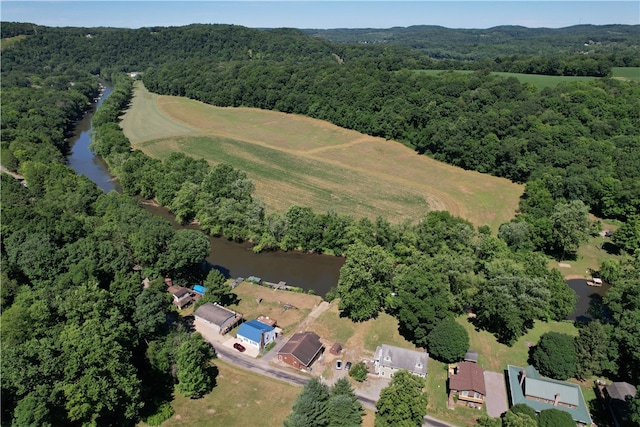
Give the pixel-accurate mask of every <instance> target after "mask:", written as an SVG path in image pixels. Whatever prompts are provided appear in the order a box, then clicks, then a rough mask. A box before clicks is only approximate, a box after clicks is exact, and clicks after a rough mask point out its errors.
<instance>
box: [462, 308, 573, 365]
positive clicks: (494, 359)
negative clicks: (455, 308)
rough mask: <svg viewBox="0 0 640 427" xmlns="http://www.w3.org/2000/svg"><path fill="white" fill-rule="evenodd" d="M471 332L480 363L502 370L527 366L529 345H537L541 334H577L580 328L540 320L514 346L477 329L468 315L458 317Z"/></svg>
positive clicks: (571, 324)
mask: <svg viewBox="0 0 640 427" xmlns="http://www.w3.org/2000/svg"><path fill="white" fill-rule="evenodd" d="M456 320H457V321H458V323H460V324H461V325H462V326H464V328H465V329H466V330H467V332H468V333H469V339H470V348H471V349H473V350H475V351H477V352H478V363H479V364H480V365H482V367H483V368H484V369H485V370H488V371H495V372H502V371H503V370H505V369H506V368H507V365H516V366H527V365H528V364H529V363H528V362H527V360H528V358H529V346H530V345H535V344H537V343H538V341H539V340H540V336H542V334H544V333H546V332H550V331H554V332H559V333H563V334H568V335H577V334H578V330H577V329H576V327H575V326H574V325H573V323H572V322H540V321H536V323H535V326H534V327H533V329H531V330H530V331H529V332H527V333H526V334H525V335H524V336H522V337H520V339H518V341H516V342H515V344H513V346H511V347H508V346H506V345H504V344H500V343H499V342H498V341H497V340H496V338H495V337H494V336H493V335H491V334H490V333H489V332H486V331H477V330H476V329H475V327H474V326H473V325H472V324H471V323H470V322H469V321H468V318H467V317H466V316H460V317H458V318H457V319H456Z"/></svg>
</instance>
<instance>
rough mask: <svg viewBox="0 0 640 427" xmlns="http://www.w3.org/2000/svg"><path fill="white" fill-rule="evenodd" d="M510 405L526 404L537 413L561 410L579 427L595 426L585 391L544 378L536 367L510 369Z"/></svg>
mask: <svg viewBox="0 0 640 427" xmlns="http://www.w3.org/2000/svg"><path fill="white" fill-rule="evenodd" d="M507 377H508V383H509V394H510V399H511V402H510V403H511V405H516V404H518V403H524V404H525V405H527V406H529V407H531V408H532V409H533V410H534V411H536V412H541V411H544V410H545V409H551V408H555V409H559V410H561V411H565V412H567V413H569V414H570V415H571V417H573V420H574V421H575V422H576V423H577V424H578V425H583V426H590V425H591V423H592V420H591V416H590V415H589V410H588V408H587V404H586V403H585V400H584V396H583V395H582V390H581V389H580V386H578V385H577V384H573V383H569V382H566V381H558V380H553V379H551V378H545V377H543V376H541V375H540V373H539V372H538V371H537V370H536V368H534V367H533V366H527V367H526V368H520V367H518V366H512V365H508V366H507Z"/></svg>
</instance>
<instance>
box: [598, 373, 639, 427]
mask: <svg viewBox="0 0 640 427" xmlns="http://www.w3.org/2000/svg"><path fill="white" fill-rule="evenodd" d="M637 392H638V390H637V389H636V386H634V385H633V384H629V383H627V382H614V383H611V384H609V385H608V386H606V387H604V397H605V401H606V402H607V406H608V407H609V411H611V416H612V418H613V422H614V424H615V425H616V427H619V426H624V425H628V424H627V423H628V422H629V416H630V415H631V406H630V404H631V400H632V399H633V398H634V397H635V396H636V393H637Z"/></svg>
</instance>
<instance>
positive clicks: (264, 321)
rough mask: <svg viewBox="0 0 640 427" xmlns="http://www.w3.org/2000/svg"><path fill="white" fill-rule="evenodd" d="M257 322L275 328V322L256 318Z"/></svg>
mask: <svg viewBox="0 0 640 427" xmlns="http://www.w3.org/2000/svg"><path fill="white" fill-rule="evenodd" d="M256 320H257V321H258V322H261V323H264V324H265V325H269V326H276V321H275V320H274V319H269V318H268V317H264V316H258V318H257V319H256Z"/></svg>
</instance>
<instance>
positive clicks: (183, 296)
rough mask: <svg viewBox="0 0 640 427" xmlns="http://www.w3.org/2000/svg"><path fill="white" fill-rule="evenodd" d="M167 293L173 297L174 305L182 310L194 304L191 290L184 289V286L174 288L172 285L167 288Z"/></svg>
mask: <svg viewBox="0 0 640 427" xmlns="http://www.w3.org/2000/svg"><path fill="white" fill-rule="evenodd" d="M167 291H168V292H169V293H170V294H171V295H173V301H172V302H173V304H174V305H176V306H177V307H178V308H179V309H180V310H182V309H183V308H184V307H186V306H188V305H189V304H191V303H192V302H193V298H192V297H191V294H190V293H189V289H187V288H183V287H182V286H174V285H171V286H169V287H168V288H167Z"/></svg>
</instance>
